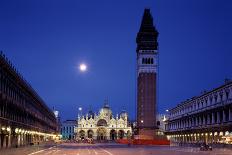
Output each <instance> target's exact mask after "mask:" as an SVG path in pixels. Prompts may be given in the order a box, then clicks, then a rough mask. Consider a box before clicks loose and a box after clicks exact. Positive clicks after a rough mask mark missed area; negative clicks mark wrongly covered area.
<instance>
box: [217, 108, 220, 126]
mask: <svg viewBox="0 0 232 155" xmlns="http://www.w3.org/2000/svg"><path fill="white" fill-rule="evenodd" d="M219 123H220V113H219V111H218V112H217V124H219Z"/></svg>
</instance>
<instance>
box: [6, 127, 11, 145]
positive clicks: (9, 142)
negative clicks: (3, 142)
mask: <svg viewBox="0 0 232 155" xmlns="http://www.w3.org/2000/svg"><path fill="white" fill-rule="evenodd" d="M7 138H8V143H7V147H11V131H9V133H8V137H7Z"/></svg>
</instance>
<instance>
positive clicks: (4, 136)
mask: <svg viewBox="0 0 232 155" xmlns="http://www.w3.org/2000/svg"><path fill="white" fill-rule="evenodd" d="M3 148H6V134H3Z"/></svg>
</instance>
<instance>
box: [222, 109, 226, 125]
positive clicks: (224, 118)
mask: <svg viewBox="0 0 232 155" xmlns="http://www.w3.org/2000/svg"><path fill="white" fill-rule="evenodd" d="M223 122H226V113H225V110H223Z"/></svg>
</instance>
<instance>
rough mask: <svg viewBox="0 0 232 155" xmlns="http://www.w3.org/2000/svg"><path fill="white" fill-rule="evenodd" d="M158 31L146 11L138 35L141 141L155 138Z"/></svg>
mask: <svg viewBox="0 0 232 155" xmlns="http://www.w3.org/2000/svg"><path fill="white" fill-rule="evenodd" d="M157 37H158V31H157V30H156V28H155V26H154V25H153V18H152V15H151V13H150V9H145V10H144V14H143V18H142V22H141V26H140V29H139V32H138V33H137V38H136V43H137V49H136V52H137V127H138V134H139V137H140V138H141V139H152V138H154V136H155V129H156V128H157V127H156V104H157V95H156V94H157V89H156V87H157V67H158V63H157V62H158V61H157V59H158V57H157V56H158V42H157Z"/></svg>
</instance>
